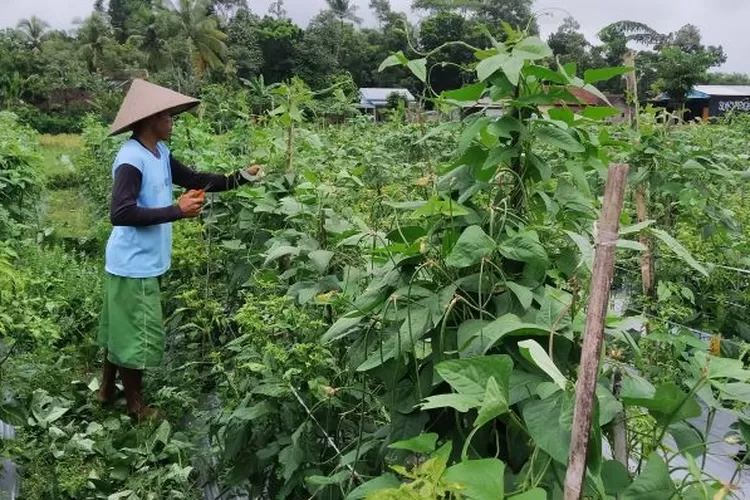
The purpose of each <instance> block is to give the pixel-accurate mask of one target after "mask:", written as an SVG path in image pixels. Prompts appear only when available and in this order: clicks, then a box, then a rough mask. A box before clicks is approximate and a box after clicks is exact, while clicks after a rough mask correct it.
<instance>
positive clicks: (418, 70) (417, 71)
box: [406, 58, 427, 82]
mask: <svg viewBox="0 0 750 500" xmlns="http://www.w3.org/2000/svg"><path fill="white" fill-rule="evenodd" d="M406 67H408V68H409V70H410V71H411V72H412V73H414V76H416V77H417V78H419V80H420V81H422V82H426V81H427V59H424V58H422V59H412V60H411V61H409V62H408V63H406Z"/></svg>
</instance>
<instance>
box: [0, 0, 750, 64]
mask: <svg viewBox="0 0 750 500" xmlns="http://www.w3.org/2000/svg"><path fill="white" fill-rule="evenodd" d="M270 1H271V0H249V1H248V4H249V5H250V8H251V9H252V10H253V11H254V12H256V13H258V14H264V13H265V12H267V10H268V5H269V3H270ZM368 1H369V0H354V2H355V3H356V4H358V5H359V12H358V13H359V15H360V17H362V18H363V20H364V23H365V25H373V24H374V22H373V16H372V13H371V12H370V11H369V9H368V8H367V4H368ZM93 3H94V0H0V28H5V27H10V26H14V25H15V24H16V23H17V22H18V20H19V19H22V18H25V17H29V16H31V15H36V16H39V17H41V18H42V19H45V20H46V21H47V22H48V23H49V24H50V25H51V26H52V27H54V28H58V29H69V28H71V27H72V21H73V19H74V18H76V17H85V16H86V15H88V14H89V13H90V12H91V10H92V6H93ZM411 3H412V0H391V5H392V6H393V8H394V10H399V11H404V12H407V13H409V16H410V18H411V19H412V20H415V21H416V20H418V19H419V18H420V17H423V16H424V14H421V15H420V13H413V12H410V5H411ZM324 6H325V0H286V1H285V7H286V10H287V12H288V14H289V16H290V17H291V18H292V19H293V20H294V21H295V22H297V23H298V24H300V25H305V24H306V23H307V22H308V21H309V20H310V18H311V17H312V16H314V15H315V14H317V13H318V12H319V11H320V10H321V9H323V8H324ZM535 9H536V11H537V12H538V13H539V15H540V18H539V26H540V29H541V31H542V34H543V36H545V37H546V36H547V35H548V34H549V33H550V32H552V31H555V30H556V29H557V27H558V26H559V25H560V23H561V22H562V20H563V19H564V18H565V17H566V16H567V15H572V16H573V17H574V18H576V20H577V21H578V22H579V23H580V24H581V30H582V31H583V33H584V34H585V35H586V37H587V38H588V39H589V41H591V42H592V43H598V40H597V38H596V33H597V32H598V31H599V30H600V29H601V28H602V27H604V26H606V25H607V24H609V23H612V22H615V21H621V20H624V19H628V20H632V21H641V22H645V23H647V24H649V25H650V26H651V27H653V28H654V29H655V30H657V31H659V32H662V33H667V32H671V31H675V30H677V29H679V28H680V27H681V26H683V25H684V24H688V23H691V24H694V25H696V26H698V28H700V30H701V33H702V34H703V43H704V44H706V45H722V46H723V47H724V51H725V53H726V54H727V56H728V60H727V62H726V64H725V65H724V66H722V67H721V68H717V69H718V70H720V71H727V72H741V73H750V36H747V29H748V23H747V19H748V18H750V1H748V0H536V4H535Z"/></svg>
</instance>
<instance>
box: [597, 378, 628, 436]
mask: <svg viewBox="0 0 750 500" xmlns="http://www.w3.org/2000/svg"><path fill="white" fill-rule="evenodd" d="M596 397H597V400H598V401H599V425H600V426H604V425H607V424H608V423H610V422H611V421H612V420H614V418H615V417H616V416H617V414H618V413H620V412H621V411H622V403H620V402H619V401H618V400H617V398H615V395H614V394H612V391H610V390H609V389H608V388H607V387H605V386H603V385H602V384H597V385H596Z"/></svg>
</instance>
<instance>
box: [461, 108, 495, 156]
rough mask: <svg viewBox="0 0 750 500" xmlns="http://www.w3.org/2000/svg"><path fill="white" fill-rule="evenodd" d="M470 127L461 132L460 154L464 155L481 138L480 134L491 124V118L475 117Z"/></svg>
mask: <svg viewBox="0 0 750 500" xmlns="http://www.w3.org/2000/svg"><path fill="white" fill-rule="evenodd" d="M471 120H472V121H471V122H470V123H469V125H468V126H467V127H466V128H465V129H464V130H463V132H461V135H460V136H459V138H458V153H459V154H463V153H464V152H466V150H467V149H469V146H471V143H472V142H474V139H476V138H477V137H478V136H479V133H480V132H481V131H482V130H483V129H484V128H485V127H486V126H487V124H488V123H490V117H488V116H478V117H473V118H472V119H471Z"/></svg>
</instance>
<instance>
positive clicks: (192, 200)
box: [178, 191, 203, 217]
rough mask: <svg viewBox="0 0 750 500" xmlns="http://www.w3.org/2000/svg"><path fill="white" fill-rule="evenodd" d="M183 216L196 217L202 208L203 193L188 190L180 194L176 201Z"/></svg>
mask: <svg viewBox="0 0 750 500" xmlns="http://www.w3.org/2000/svg"><path fill="white" fill-rule="evenodd" d="M178 203H179V204H180V210H181V211H182V216H183V217H198V216H199V215H200V213H201V208H203V193H202V192H200V191H188V192H187V193H185V194H183V195H182V196H180V199H179V201H178Z"/></svg>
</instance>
